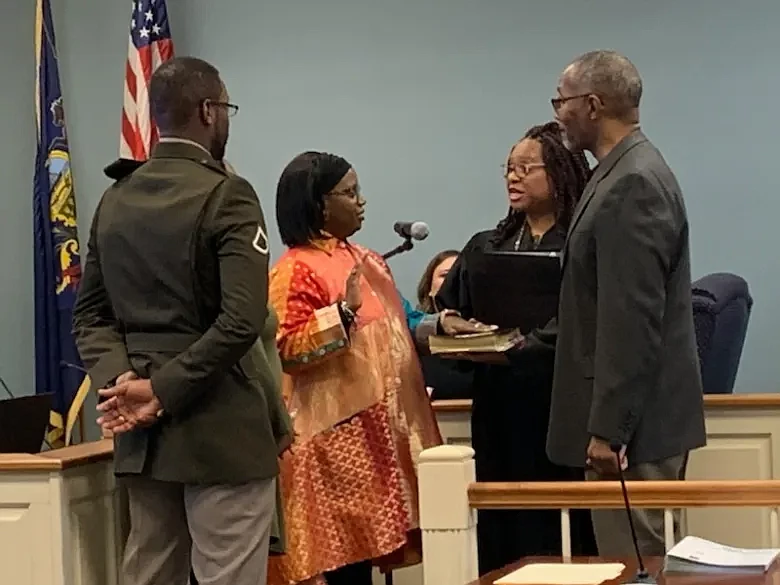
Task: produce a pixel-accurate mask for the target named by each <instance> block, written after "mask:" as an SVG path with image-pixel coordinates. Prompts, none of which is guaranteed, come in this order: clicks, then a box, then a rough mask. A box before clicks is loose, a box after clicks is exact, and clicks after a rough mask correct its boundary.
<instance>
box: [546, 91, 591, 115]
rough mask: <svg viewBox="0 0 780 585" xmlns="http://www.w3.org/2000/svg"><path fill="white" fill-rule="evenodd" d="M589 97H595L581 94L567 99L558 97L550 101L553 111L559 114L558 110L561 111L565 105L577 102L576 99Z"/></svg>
mask: <svg viewBox="0 0 780 585" xmlns="http://www.w3.org/2000/svg"><path fill="white" fill-rule="evenodd" d="M589 95H593V94H590V93H581V94H578V95H569V96H566V97H562V96H558V97H554V98H552V99H551V100H550V103H551V104H552V107H553V110H555V111H556V112H557V111H558V110H560V109H561V107H562V106H563V104H565V103H566V102H569V101H571V100H576V99H579V98H584V97H588V96H589Z"/></svg>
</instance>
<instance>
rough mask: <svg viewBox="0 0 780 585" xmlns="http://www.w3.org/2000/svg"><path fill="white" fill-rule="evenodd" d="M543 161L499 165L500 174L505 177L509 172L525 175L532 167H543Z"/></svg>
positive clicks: (520, 175)
mask: <svg viewBox="0 0 780 585" xmlns="http://www.w3.org/2000/svg"><path fill="white" fill-rule="evenodd" d="M543 168H544V163H519V164H511V165H501V176H502V177H504V178H505V179H506V178H507V177H508V176H509V173H514V174H516V175H517V176H518V177H525V176H527V175H528V174H529V173H530V172H531V171H533V170H534V169H543Z"/></svg>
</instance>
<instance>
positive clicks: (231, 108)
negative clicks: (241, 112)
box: [203, 100, 238, 118]
mask: <svg viewBox="0 0 780 585" xmlns="http://www.w3.org/2000/svg"><path fill="white" fill-rule="evenodd" d="M203 103H205V104H206V105H207V106H217V107H220V108H225V110H226V111H227V115H228V116H230V117H231V118H232V117H233V116H235V115H236V114H238V106H237V105H236V104H231V103H230V102H215V101H213V100H203Z"/></svg>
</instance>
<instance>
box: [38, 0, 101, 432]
mask: <svg viewBox="0 0 780 585" xmlns="http://www.w3.org/2000/svg"><path fill="white" fill-rule="evenodd" d="M35 67H36V73H37V75H36V84H35V100H36V110H35V115H36V122H37V133H38V136H37V138H38V140H37V142H38V149H37V153H36V156H35V180H34V187H33V236H34V256H35V392H36V393H38V394H42V393H46V394H48V393H51V394H53V396H54V402H53V409H52V413H51V417H50V429H49V432H48V437H47V438H48V441H49V443H50V444H51V445H52V446H54V447H57V446H63V445H67V444H69V443H70V437H71V433H72V430H73V425H74V424H75V422H76V420H78V414H79V412H80V410H81V407H82V405H83V403H84V398H85V397H86V395H87V394H88V392H89V377H88V376H86V375H85V373H84V370H83V368H82V366H81V361H80V359H79V354H78V350H77V349H76V344H75V340H74V338H73V335H72V334H71V320H72V315H73V305H74V303H75V301H76V293H77V291H78V284H79V280H80V278H81V260H80V258H79V238H78V230H77V227H76V199H75V196H74V192H73V178H72V174H71V165H70V150H69V149H68V139H67V133H66V130H65V110H64V107H63V103H62V91H61V89H60V76H59V71H58V68H57V48H56V44H55V41H54V27H53V24H52V17H51V6H50V4H49V0H37V7H36V15H35Z"/></svg>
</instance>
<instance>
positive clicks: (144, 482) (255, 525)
mask: <svg viewBox="0 0 780 585" xmlns="http://www.w3.org/2000/svg"><path fill="white" fill-rule="evenodd" d="M121 481H122V483H123V486H124V487H125V488H126V490H127V499H128V508H129V512H130V533H129V535H128V538H127V545H126V547H125V558H124V563H123V576H124V585H186V584H187V582H188V580H189V575H190V567H192V570H193V571H194V574H195V577H196V578H197V580H198V583H199V585H264V584H265V582H266V572H267V565H268V546H269V541H270V536H271V523H272V520H273V517H274V509H275V506H276V479H269V480H261V481H254V482H250V483H246V484H242V485H203V486H202V485H186V484H181V483H174V482H162V481H157V480H154V479H149V478H145V477H140V476H133V477H125V478H122V480H121Z"/></svg>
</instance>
